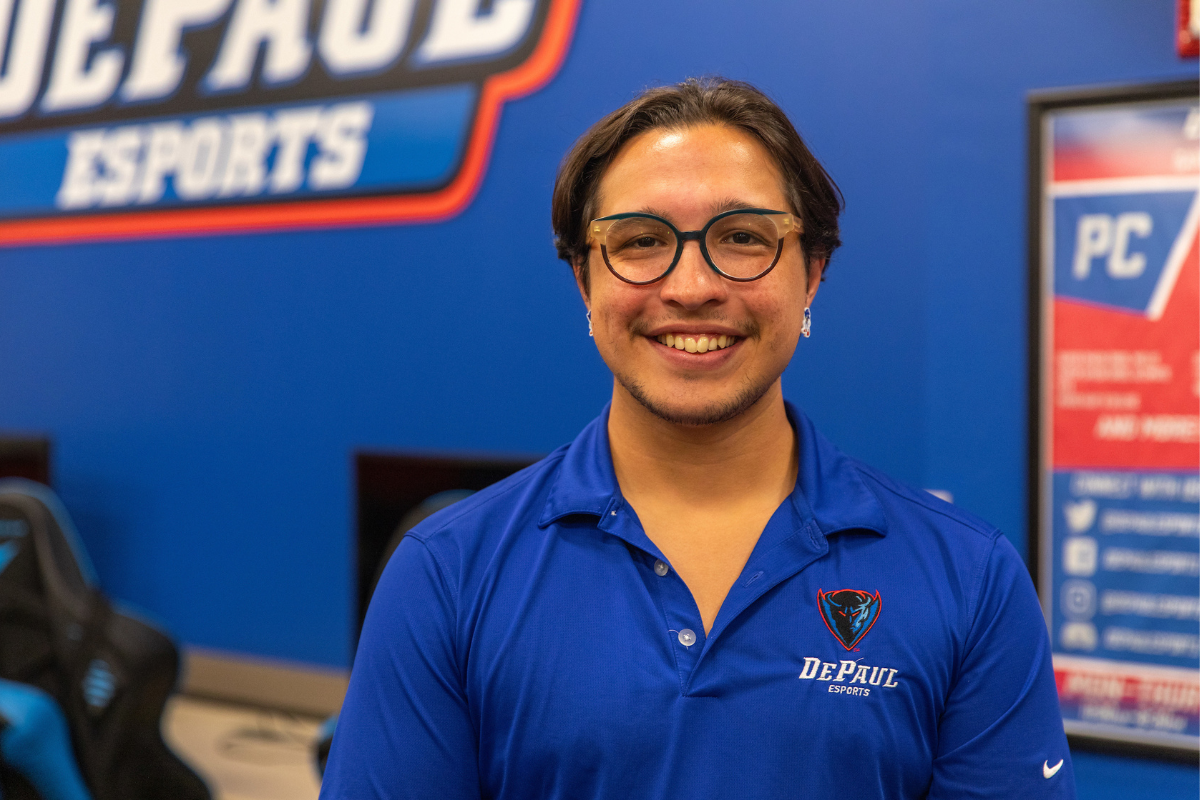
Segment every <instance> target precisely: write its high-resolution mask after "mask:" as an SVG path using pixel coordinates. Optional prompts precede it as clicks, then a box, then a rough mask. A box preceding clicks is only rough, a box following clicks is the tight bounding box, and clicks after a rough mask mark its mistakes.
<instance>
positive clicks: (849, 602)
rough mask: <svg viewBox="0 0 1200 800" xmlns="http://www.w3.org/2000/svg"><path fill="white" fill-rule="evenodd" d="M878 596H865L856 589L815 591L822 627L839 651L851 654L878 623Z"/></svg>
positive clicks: (866, 594)
mask: <svg viewBox="0 0 1200 800" xmlns="http://www.w3.org/2000/svg"><path fill="white" fill-rule="evenodd" d="M879 607H880V598H879V592H876V593H875V594H873V595H872V594H869V593H868V592H863V591H859V590H858V589H838V590H837V591H833V592H823V591H821V590H820V589H818V590H817V608H818V609H819V610H820V612H821V619H823V620H825V627H827V628H829V632H830V633H832V634H833V635H834V636H836V637H837V640H838V641H839V642H841V643H842V647H844V648H846V649H847V650H853V649H854V646H855V645H856V644H858V643H859V642H860V641H862V638H863V637H864V636H866V635H867V631H869V630H871V627H872V626H873V625H874V624H875V621H876V620H877V619H879Z"/></svg>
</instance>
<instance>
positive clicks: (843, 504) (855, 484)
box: [538, 402, 887, 536]
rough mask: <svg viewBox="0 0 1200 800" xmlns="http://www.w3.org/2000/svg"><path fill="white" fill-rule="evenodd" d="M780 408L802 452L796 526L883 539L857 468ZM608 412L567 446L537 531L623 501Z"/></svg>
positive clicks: (807, 423) (882, 519)
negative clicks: (812, 525)
mask: <svg viewBox="0 0 1200 800" xmlns="http://www.w3.org/2000/svg"><path fill="white" fill-rule="evenodd" d="M610 405H611V404H610ZM784 406H785V407H786V410H787V416H788V421H789V422H790V423H791V424H792V430H793V431H794V432H795V435H796V439H797V442H798V444H799V449H800V469H799V474H798V475H797V477H796V488H795V490H794V491H793V492H792V495H791V498H790V499H791V502H792V505H793V507H794V508H795V511H796V518H797V522H798V523H799V524H800V525H804V524H805V523H807V522H808V521H809V520H811V521H812V522H814V523H815V524H816V526H817V529H818V530H819V531H820V533H821V534H823V535H824V536H830V535H832V534H835V533H839V532H841V531H847V530H868V531H874V532H875V533H877V534H879V535H880V536H886V535H887V518H886V516H885V515H884V512H883V508H882V506H881V505H880V503H879V499H878V498H877V497H876V496H875V493H874V492H872V491H871V489H870V487H868V486H867V484H866V483H865V482H864V481H863V479H862V475H861V473H860V471H859V468H858V466H857V465H856V463H855V462H854V461H852V460H851V459H850V458H848V457H847V456H846V455H844V454H843V453H842V452H841V451H840V450H838V449H837V448H836V447H834V445H833V444H832V443H831V442H830V441H829V440H828V439H826V438H825V437H824V436H822V435H821V434H820V432H818V431H817V429H816V428H815V427H814V426H813V424H812V421H811V420H809V418H808V417H807V416H805V415H804V412H802V411H800V409H798V408H796V407H795V406H793V405H792V404H791V403H788V402H785V403H784ZM608 412H609V405H605V407H604V410H603V411H602V412H601V413H600V416H598V417H596V419H594V420H592V421H591V422H590V423H588V425H587V427H585V428H584V429H583V430H582V431H580V433H579V435H578V436H577V437H575V441H574V442H572V443H571V444H570V445H569V446H568V447H567V450H566V453H565V454H564V455H563V459H562V461H561V462H560V463H559V467H558V474H557V475H556V476H555V478H554V484H553V486H552V487H551V488H550V493H549V496H548V497H547V499H546V507H545V509H544V510H543V512H542V517H541V519H540V520H539V521H538V526H539V527H542V528H544V527H546V526H547V525H550V524H551V523H553V522H555V521H557V520H560V519H562V518H563V517H566V516H570V515H574V514H586V515H590V516H595V517H601V518H602V517H605V516H607V515H608V514H609V513H611V511H612V510H614V509H616V508H617V507H618V506H619V505H620V504H622V503H623V502H624V500H623V498H622V496H621V490H620V487H619V486H618V485H617V476H616V472H615V471H614V470H613V463H612V451H611V450H610V449H609V444H608Z"/></svg>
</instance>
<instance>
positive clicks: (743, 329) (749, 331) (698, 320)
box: [629, 314, 761, 338]
mask: <svg viewBox="0 0 1200 800" xmlns="http://www.w3.org/2000/svg"><path fill="white" fill-rule="evenodd" d="M676 322H678V323H687V324H703V323H712V324H714V325H720V326H721V327H722V328H732V329H733V330H736V331H737V336H738V337H739V338H751V337H757V336H758V334H759V331H760V330H761V327H760V326H759V324H758V323H757V322H754V321H749V322H737V321H734V320H730V319H728V318H726V317H721V316H717V315H713V314H702V315H701V314H695V315H689V316H683V317H671V318H669V319H662V320H645V319H635V320H634V321H633V322H631V323H630V324H629V332H630V333H632V334H634V335H636V336H649V335H650V331H652V330H654V329H655V328H661V327H669V326H670V325H671V323H676Z"/></svg>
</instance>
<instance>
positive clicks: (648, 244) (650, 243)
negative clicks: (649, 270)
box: [618, 233, 663, 250]
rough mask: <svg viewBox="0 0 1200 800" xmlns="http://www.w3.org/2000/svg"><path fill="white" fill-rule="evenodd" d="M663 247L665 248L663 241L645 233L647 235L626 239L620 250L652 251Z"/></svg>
mask: <svg viewBox="0 0 1200 800" xmlns="http://www.w3.org/2000/svg"><path fill="white" fill-rule="evenodd" d="M662 246H663V241H662V239H660V238H658V237H657V236H653V235H651V234H649V233H645V234H642V235H641V236H634V237H632V238H630V239H626V240H625V241H624V242H623V243H622V244H621V246H620V248H618V249H621V250H652V249H654V248H656V247H662Z"/></svg>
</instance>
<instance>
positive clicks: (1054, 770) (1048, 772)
mask: <svg viewBox="0 0 1200 800" xmlns="http://www.w3.org/2000/svg"><path fill="white" fill-rule="evenodd" d="M1062 765H1063V760H1062V759H1061V758H1060V759H1059V760H1058V763H1057V764H1055V765H1054V766H1053V767H1052V766H1050V761H1049V759H1047V760H1046V761H1043V762H1042V777H1043V778H1053V777H1054V776H1055V775H1057V774H1058V771H1059V770H1060V769H1062Z"/></svg>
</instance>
